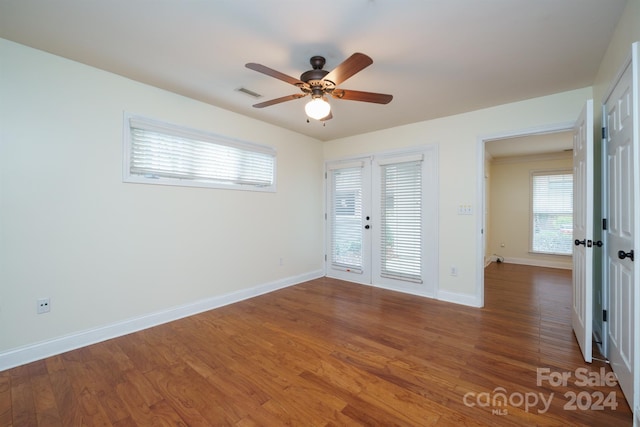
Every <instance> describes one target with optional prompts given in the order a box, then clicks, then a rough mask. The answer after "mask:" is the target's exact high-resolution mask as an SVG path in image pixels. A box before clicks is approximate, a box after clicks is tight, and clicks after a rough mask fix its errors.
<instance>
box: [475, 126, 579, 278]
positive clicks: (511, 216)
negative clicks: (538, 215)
mask: <svg viewBox="0 0 640 427" xmlns="http://www.w3.org/2000/svg"><path fill="white" fill-rule="evenodd" d="M568 137H569V138H570V137H571V135H568ZM554 157H562V158H558V159H553V160H552V159H544V158H542V156H528V157H517V158H505V159H497V160H494V161H493V162H491V166H490V171H491V172H490V175H491V179H490V181H489V186H490V188H491V196H490V205H491V216H490V232H489V233H488V234H487V236H488V239H487V240H488V251H489V255H493V256H494V258H495V256H501V257H503V258H504V261H505V262H511V263H516V264H528V265H539V266H547V267H557V268H569V269H570V268H571V267H572V260H571V257H570V256H554V255H543V254H534V253H530V252H529V248H530V244H531V243H530V242H531V237H530V235H531V227H530V221H531V172H533V171H540V170H561V169H567V170H569V171H571V170H572V167H573V159H572V156H571V154H570V153H567V154H563V155H554ZM503 245H504V246H503Z"/></svg>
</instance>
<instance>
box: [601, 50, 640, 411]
mask: <svg viewBox="0 0 640 427" xmlns="http://www.w3.org/2000/svg"><path fill="white" fill-rule="evenodd" d="M637 109H638V44H637V43H636V44H634V48H633V54H632V60H631V61H629V62H628V63H627V65H626V66H625V68H624V71H623V72H622V73H621V74H620V78H619V80H618V81H617V83H616V84H615V86H614V88H613V90H612V91H611V93H610V95H609V96H608V97H607V99H606V100H605V103H604V114H605V117H603V121H604V123H605V125H606V138H605V145H606V159H605V161H606V162H607V164H606V169H607V172H606V177H607V201H606V211H607V219H608V224H607V240H606V241H607V248H606V255H605V257H606V260H605V262H606V264H607V268H606V271H607V275H608V278H607V282H608V288H609V290H608V303H609V308H608V313H609V316H608V318H609V319H608V323H609V325H608V334H607V338H608V347H609V355H608V356H609V360H610V362H611V368H612V369H613V371H614V372H615V373H616V376H617V378H618V381H619V383H620V386H621V388H622V391H623V392H624V395H625V397H626V399H627V401H628V402H629V405H630V406H631V408H633V409H634V411H635V412H636V414H638V409H637V406H638V396H637V393H638V383H639V381H638V379H639V376H638V374H639V372H638V356H639V355H638V335H637V334H638V322H639V320H640V318H639V316H638V308H639V307H640V305H639V304H638V298H639V292H638V285H639V281H640V280H639V279H640V275H639V274H638V260H637V259H635V257H634V254H635V253H634V248H635V244H636V242H638V241H640V239H638V233H639V231H640V230H638V222H639V220H638V214H639V213H640V210H639V209H638V203H639V202H640V197H639V196H638V191H639V190H640V189H639V185H638V184H639V182H638V173H639V172H640V162H639V160H638V154H639V152H638V126H639V124H640V123H639V117H638V111H637Z"/></svg>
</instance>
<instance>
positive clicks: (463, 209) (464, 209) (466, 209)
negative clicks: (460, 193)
mask: <svg viewBox="0 0 640 427" xmlns="http://www.w3.org/2000/svg"><path fill="white" fill-rule="evenodd" d="M458 215H473V209H472V208H471V205H458Z"/></svg>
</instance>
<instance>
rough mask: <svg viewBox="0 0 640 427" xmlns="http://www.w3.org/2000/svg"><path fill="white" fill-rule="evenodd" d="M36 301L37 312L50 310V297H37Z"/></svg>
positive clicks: (41, 312)
mask: <svg viewBox="0 0 640 427" xmlns="http://www.w3.org/2000/svg"><path fill="white" fill-rule="evenodd" d="M36 302H37V308H38V314H43V313H48V312H50V311H51V298H49V297H47V298H38V300H37V301H36Z"/></svg>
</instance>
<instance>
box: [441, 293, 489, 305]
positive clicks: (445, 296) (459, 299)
mask: <svg viewBox="0 0 640 427" xmlns="http://www.w3.org/2000/svg"><path fill="white" fill-rule="evenodd" d="M438 299H439V300H441V301H446V302H452V303H455V304H462V305H468V306H470V307H482V304H481V303H480V301H478V299H477V298H476V296H475V295H469V294H460V293H457V292H450V291H438Z"/></svg>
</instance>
